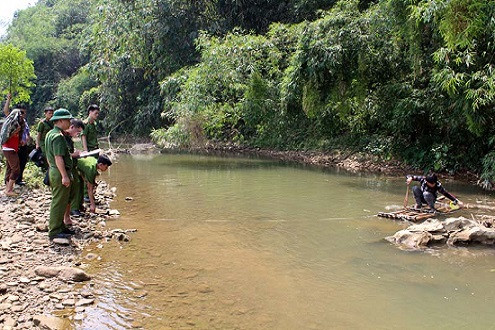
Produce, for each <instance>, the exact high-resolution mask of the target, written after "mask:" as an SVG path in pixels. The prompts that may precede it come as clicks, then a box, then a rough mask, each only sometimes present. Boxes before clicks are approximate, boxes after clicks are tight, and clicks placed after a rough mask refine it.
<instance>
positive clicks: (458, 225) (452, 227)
mask: <svg viewBox="0 0 495 330" xmlns="http://www.w3.org/2000/svg"><path fill="white" fill-rule="evenodd" d="M443 226H444V228H445V230H447V231H456V230H460V229H465V228H471V227H477V226H478V224H477V222H475V221H473V220H471V219H467V218H464V217H459V218H447V219H445V221H444V222H443Z"/></svg>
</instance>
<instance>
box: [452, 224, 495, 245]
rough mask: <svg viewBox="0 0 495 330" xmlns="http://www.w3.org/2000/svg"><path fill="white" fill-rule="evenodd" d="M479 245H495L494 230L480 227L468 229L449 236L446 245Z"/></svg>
mask: <svg viewBox="0 0 495 330" xmlns="http://www.w3.org/2000/svg"><path fill="white" fill-rule="evenodd" d="M467 243H479V244H484V245H493V244H495V230H493V229H487V228H484V227H481V226H476V227H468V228H464V229H461V230H459V231H457V232H454V233H452V234H451V235H450V237H449V239H448V241H447V244H450V245H455V244H467Z"/></svg>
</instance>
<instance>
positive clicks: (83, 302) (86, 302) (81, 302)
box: [76, 299, 95, 307]
mask: <svg viewBox="0 0 495 330" xmlns="http://www.w3.org/2000/svg"><path fill="white" fill-rule="evenodd" d="M94 302H95V300H94V299H80V300H78V301H77V303H76V306H77V307H80V306H87V305H91V304H93V303H94Z"/></svg>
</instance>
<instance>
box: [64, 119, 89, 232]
mask: <svg viewBox="0 0 495 330" xmlns="http://www.w3.org/2000/svg"><path fill="white" fill-rule="evenodd" d="M83 129H84V123H83V122H82V120H80V119H76V118H72V119H71V120H70V126H69V128H68V129H67V130H65V132H64V136H65V140H66V142H67V146H68V148H69V153H70V156H71V158H72V178H73V181H72V185H71V191H72V192H71V196H72V199H71V201H70V215H74V216H81V212H80V210H82V209H83V205H82V199H83V195H84V190H83V179H82V177H81V176H80V175H79V172H78V171H77V159H78V158H79V150H75V148H74V141H73V140H72V138H73V137H77V136H79V134H80V133H81V131H82V130H83ZM70 215H66V216H65V224H66V225H70V224H72V221H71V220H70Z"/></svg>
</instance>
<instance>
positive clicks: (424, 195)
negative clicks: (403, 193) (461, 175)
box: [406, 173, 463, 212]
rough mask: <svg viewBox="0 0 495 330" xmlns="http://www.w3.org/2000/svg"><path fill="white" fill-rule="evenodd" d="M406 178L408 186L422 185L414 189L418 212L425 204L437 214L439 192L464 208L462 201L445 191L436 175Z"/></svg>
mask: <svg viewBox="0 0 495 330" xmlns="http://www.w3.org/2000/svg"><path fill="white" fill-rule="evenodd" d="M406 178H407V179H406V183H407V185H410V184H411V182H412V181H418V182H419V183H420V186H414V187H413V194H414V199H415V200H416V205H415V207H414V208H415V209H417V210H419V209H421V207H422V205H423V204H427V205H428V207H429V208H430V210H431V211H433V212H435V211H436V209H435V202H436V200H437V194H438V192H440V193H441V194H442V195H444V196H445V197H447V198H448V199H450V200H451V201H452V202H453V203H454V204H455V205H459V206H460V207H462V206H463V204H462V202H461V201H460V200H458V199H457V198H456V197H455V196H454V195H452V194H451V193H449V192H448V191H447V190H445V188H444V187H443V186H442V184H441V183H440V181H438V177H437V175H436V174H435V173H429V174H428V175H427V176H418V175H408V176H407V177H406Z"/></svg>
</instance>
